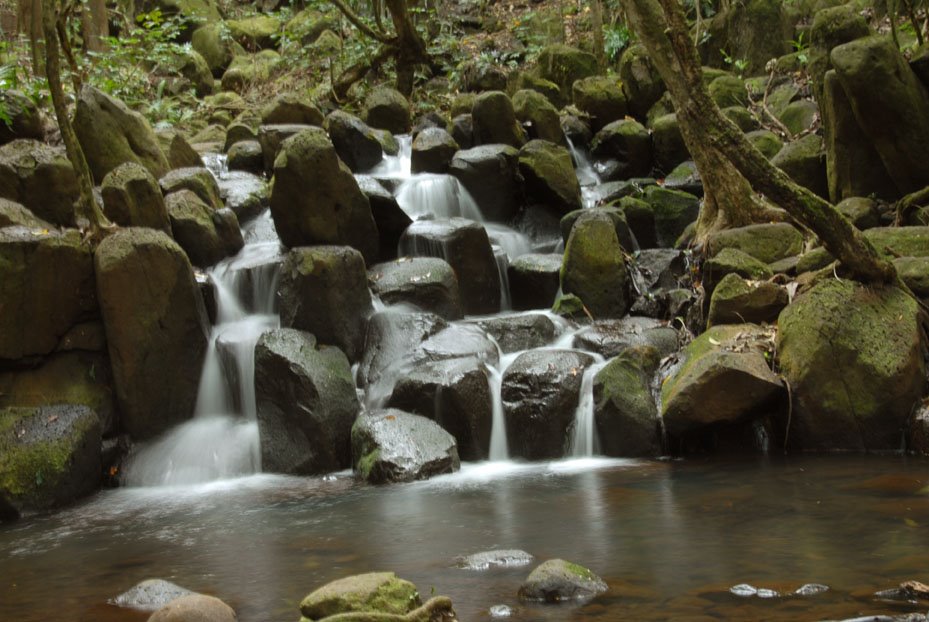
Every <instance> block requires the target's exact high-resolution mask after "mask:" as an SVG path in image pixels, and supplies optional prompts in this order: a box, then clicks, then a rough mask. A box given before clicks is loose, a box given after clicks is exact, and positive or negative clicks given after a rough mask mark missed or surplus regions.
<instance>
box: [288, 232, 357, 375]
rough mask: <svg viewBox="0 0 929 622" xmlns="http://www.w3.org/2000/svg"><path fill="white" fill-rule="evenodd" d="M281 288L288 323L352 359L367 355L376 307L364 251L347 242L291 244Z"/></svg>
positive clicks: (289, 325)
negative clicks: (370, 320)
mask: <svg viewBox="0 0 929 622" xmlns="http://www.w3.org/2000/svg"><path fill="white" fill-rule="evenodd" d="M278 292H279V295H280V306H281V325H282V326H286V327H292V328H298V329H300V330H305V331H308V332H311V333H313V334H314V335H315V336H316V338H317V339H318V340H319V342H320V343H323V344H327V345H335V346H338V347H339V348H341V350H342V351H343V352H345V354H346V355H347V356H348V358H349V360H351V361H357V360H358V359H359V358H361V354H362V352H363V351H364V339H365V323H366V321H367V318H368V316H369V315H370V314H371V312H372V311H373V310H374V308H373V306H372V304H371V293H370V292H369V291H368V282H367V274H366V272H365V266H364V259H363V258H362V257H361V254H360V253H359V252H358V251H356V250H354V249H352V248H349V247H347V246H313V247H302V248H293V249H291V250H290V252H289V253H288V254H287V258H286V259H285V260H284V265H283V266H282V268H281V274H280V285H279V288H278Z"/></svg>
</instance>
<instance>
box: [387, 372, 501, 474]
mask: <svg viewBox="0 0 929 622" xmlns="http://www.w3.org/2000/svg"><path fill="white" fill-rule="evenodd" d="M487 374H488V371H487V368H486V366H485V365H484V363H483V362H482V361H480V360H479V359H478V358H475V357H467V358H454V359H449V360H440V361H422V362H420V363H417V364H415V365H414V366H413V367H412V369H410V370H409V371H408V372H406V373H405V374H404V376H403V377H402V378H400V379H399V380H398V381H397V384H396V385H395V386H394V390H393V393H392V394H391V396H390V398H389V399H388V401H387V406H388V407H390V408H397V409H400V410H403V411H406V412H410V413H414V414H417V415H421V416H423V417H427V418H428V419H431V420H433V421H435V422H436V423H438V424H439V425H440V426H442V429H444V430H446V431H448V432H449V433H450V434H451V435H452V436H454V437H455V442H456V443H457V445H458V455H459V456H460V457H461V459H462V460H483V459H486V458H487V455H488V448H489V447H490V430H491V423H492V419H493V398H492V396H491V394H490V385H489V382H488V378H487Z"/></svg>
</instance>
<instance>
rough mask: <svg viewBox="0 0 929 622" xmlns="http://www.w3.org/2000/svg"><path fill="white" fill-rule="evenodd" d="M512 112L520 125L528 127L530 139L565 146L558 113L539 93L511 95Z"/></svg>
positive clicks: (526, 91)
mask: <svg viewBox="0 0 929 622" xmlns="http://www.w3.org/2000/svg"><path fill="white" fill-rule="evenodd" d="M513 111H514V112H515V113H516V118H517V120H519V122H520V123H522V124H524V125H525V126H527V127H528V134H529V137H530V138H539V139H542V140H547V141H549V142H552V143H555V144H556V145H562V146H567V142H566V141H565V137H564V132H562V131H561V120H560V119H559V118H558V111H557V110H556V109H555V107H554V106H553V105H552V103H551V102H550V101H548V99H547V98H546V97H545V96H544V95H542V94H541V93H537V92H535V91H530V90H528V89H523V90H521V91H517V92H516V93H515V94H514V95H513Z"/></svg>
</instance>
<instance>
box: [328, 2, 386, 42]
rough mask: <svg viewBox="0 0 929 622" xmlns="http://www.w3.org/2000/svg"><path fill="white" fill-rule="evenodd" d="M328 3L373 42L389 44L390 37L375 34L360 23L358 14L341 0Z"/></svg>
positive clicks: (371, 29) (362, 22)
mask: <svg viewBox="0 0 929 622" xmlns="http://www.w3.org/2000/svg"><path fill="white" fill-rule="evenodd" d="M330 1H331V2H332V4H334V5H335V6H336V8H337V9H339V11H341V12H342V15H344V16H345V18H346V19H347V20H348V21H350V22H351V23H352V25H353V26H354V27H355V28H357V29H358V30H360V31H361V32H362V33H364V34H365V35H367V36H369V37H371V38H372V39H374V40H375V41H379V42H381V43H390V41H391V37H390V36H389V35H388V34H386V33H383V32H377V31H376V30H374V29H373V28H371V27H370V26H368V25H367V24H365V23H364V21H362V19H361V17H359V16H358V14H357V13H355V12H354V11H353V10H352V9H351V7H349V6H348V5H347V4H345V2H344V1H343V0H330Z"/></svg>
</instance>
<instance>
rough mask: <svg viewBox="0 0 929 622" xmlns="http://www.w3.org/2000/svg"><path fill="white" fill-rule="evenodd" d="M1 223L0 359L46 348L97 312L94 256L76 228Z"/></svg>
mask: <svg viewBox="0 0 929 622" xmlns="http://www.w3.org/2000/svg"><path fill="white" fill-rule="evenodd" d="M36 231H37V230H33V229H30V228H26V227H5V228H2V229H0V301H3V302H0V359H18V358H21V357H26V356H33V355H37V354H48V353H49V352H51V351H53V350H54V349H55V348H56V347H57V346H58V344H59V340H60V339H61V338H62V337H64V336H65V334H66V333H67V332H68V331H69V330H70V329H71V327H72V326H74V325H75V324H78V323H79V322H81V321H82V320H84V319H87V318H88V317H91V316H93V315H95V314H96V308H97V302H96V291H95V288H94V270H93V258H92V256H91V253H90V249H89V248H88V247H87V246H86V245H84V244H83V243H82V241H81V234H80V232H78V231H74V230H70V231H57V230H54V229H53V230H44V229H43V230H38V231H37V232H36Z"/></svg>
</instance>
